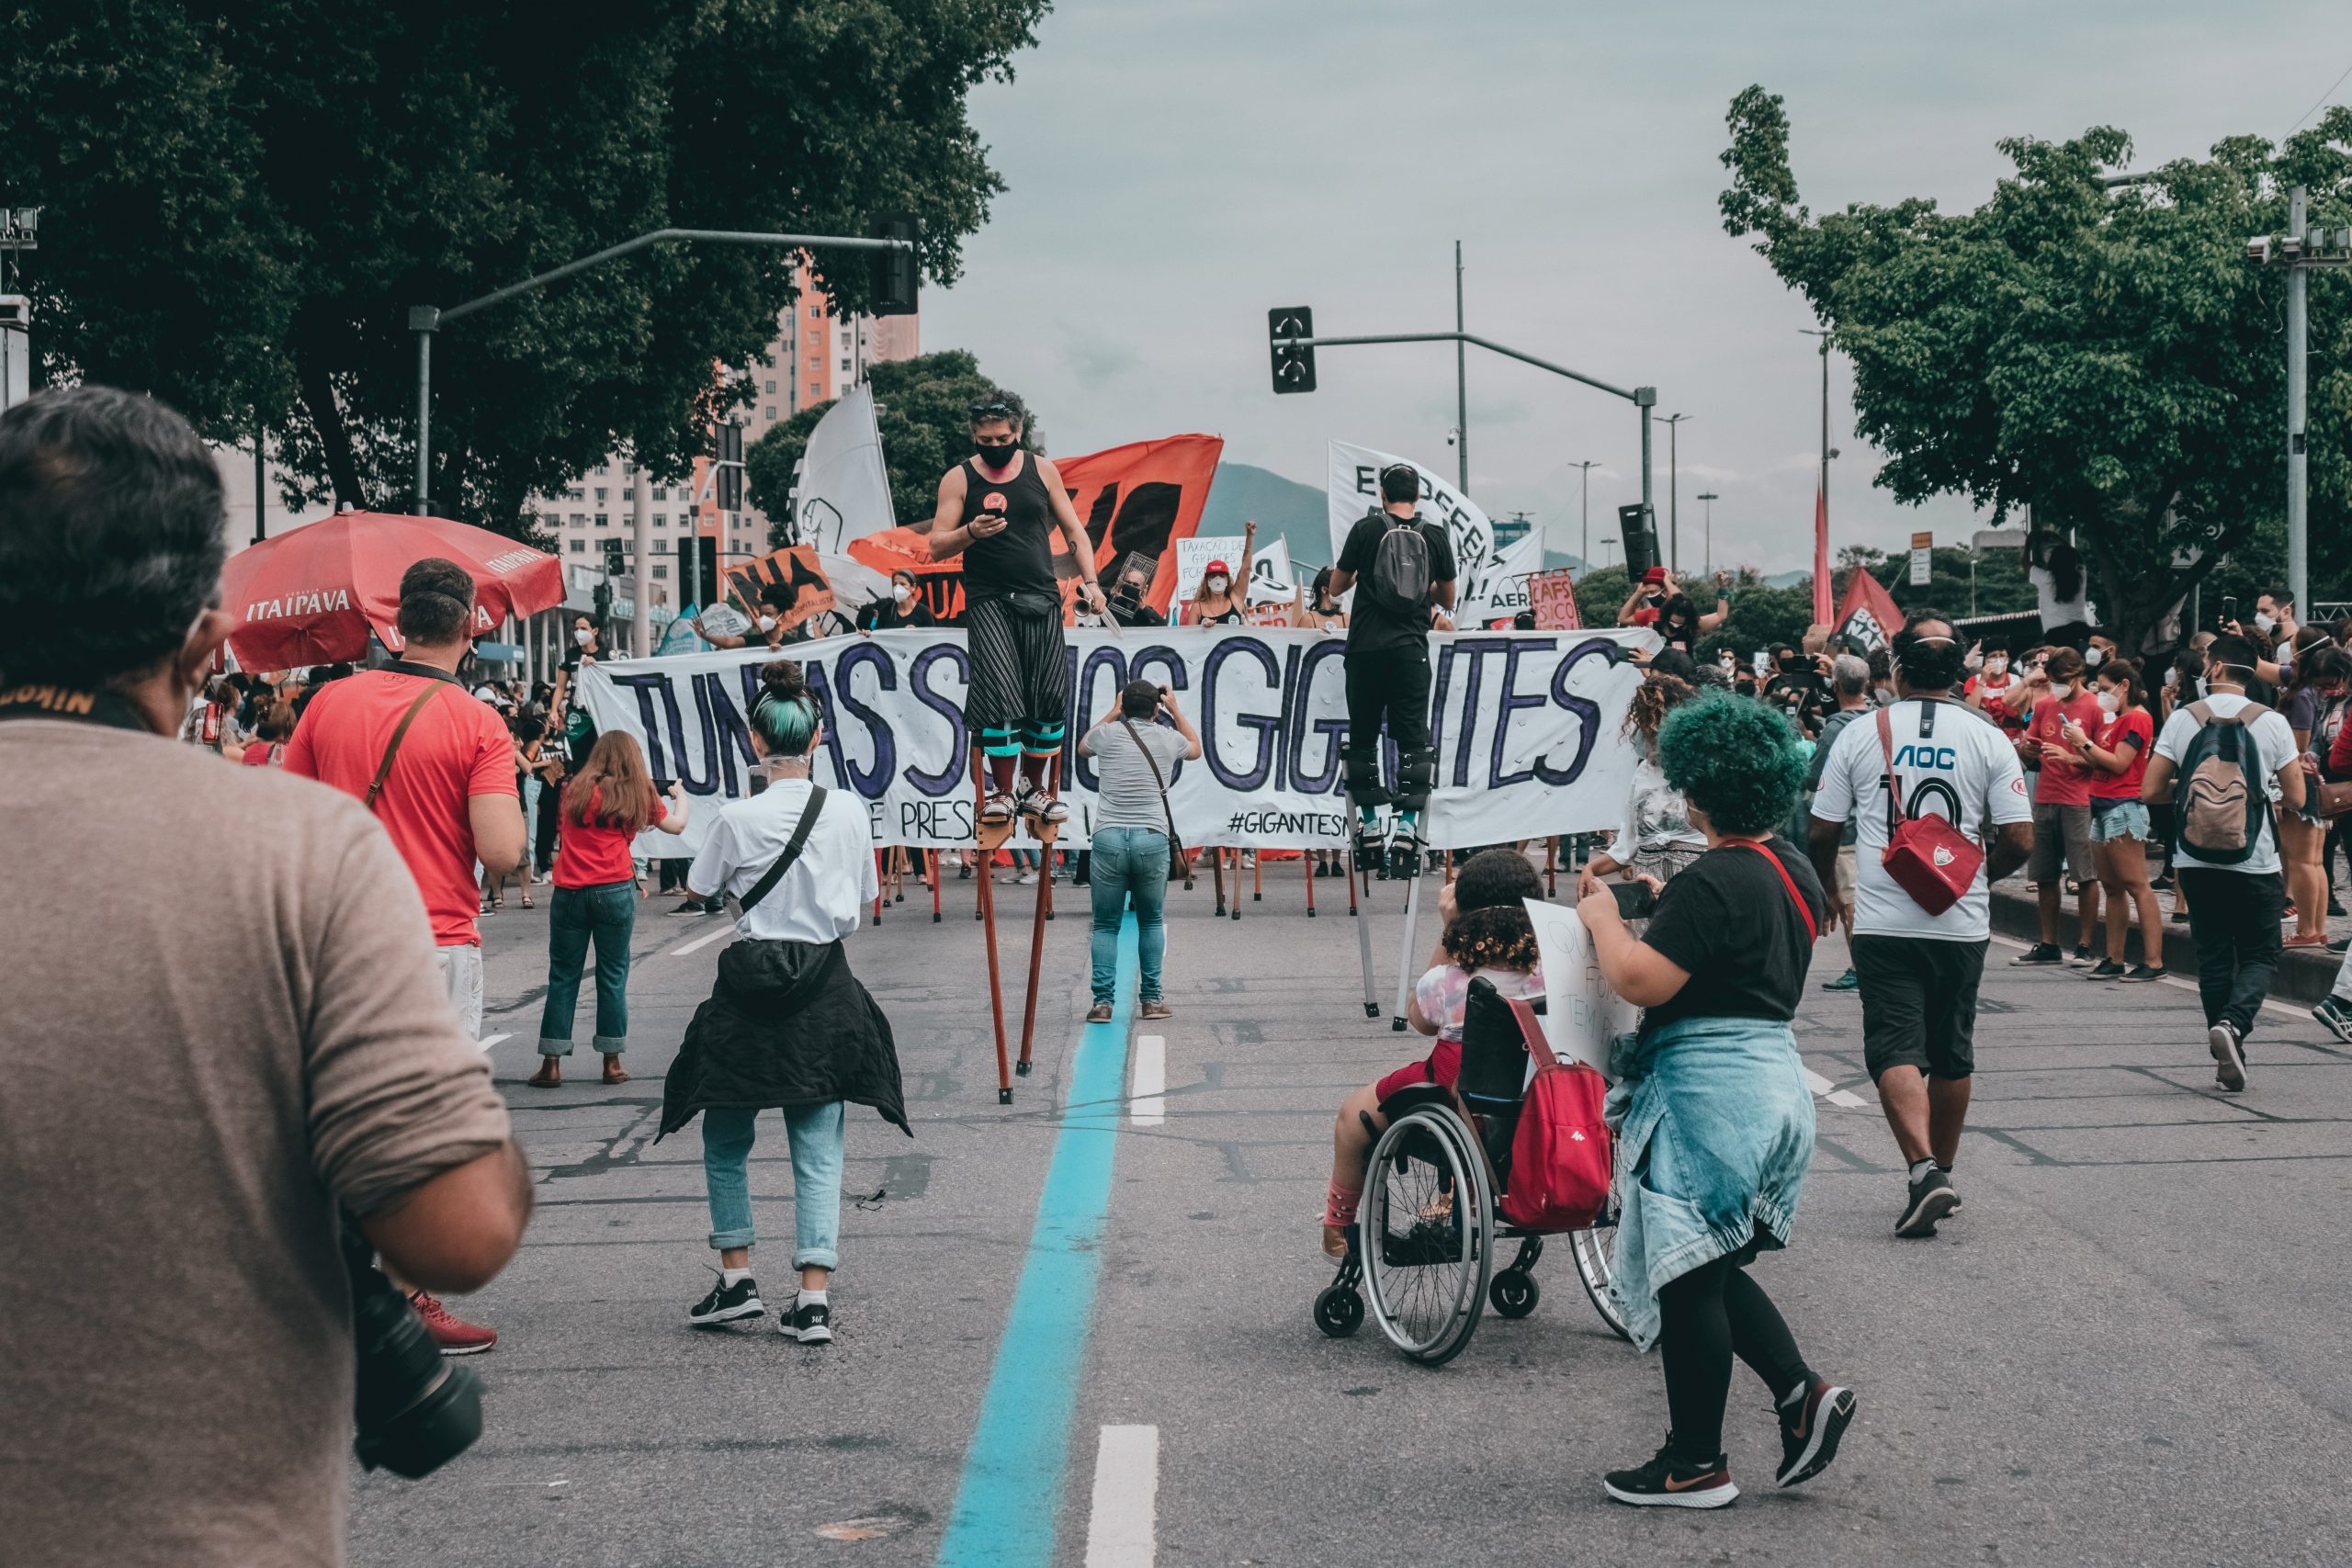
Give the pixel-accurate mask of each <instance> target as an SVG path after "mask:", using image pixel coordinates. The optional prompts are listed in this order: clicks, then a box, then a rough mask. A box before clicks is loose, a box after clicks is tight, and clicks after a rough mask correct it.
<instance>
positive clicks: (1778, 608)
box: [1577, 566, 1813, 659]
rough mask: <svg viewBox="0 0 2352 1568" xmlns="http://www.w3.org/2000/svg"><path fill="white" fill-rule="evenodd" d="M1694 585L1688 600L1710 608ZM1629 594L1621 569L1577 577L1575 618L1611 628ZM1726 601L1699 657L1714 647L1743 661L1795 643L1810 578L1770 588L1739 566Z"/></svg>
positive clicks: (1808, 609) (1809, 601)
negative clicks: (1759, 651)
mask: <svg viewBox="0 0 2352 1568" xmlns="http://www.w3.org/2000/svg"><path fill="white" fill-rule="evenodd" d="M1698 587H1699V589H1700V592H1699V593H1698V594H1696V595H1694V598H1696V599H1697V600H1698V601H1699V608H1700V609H1701V610H1702V611H1710V610H1712V609H1713V607H1714V602H1713V600H1712V599H1709V598H1707V597H1706V596H1705V592H1706V584H1705V583H1703V582H1702V583H1700V584H1699V585H1698ZM1633 591H1634V583H1633V579H1632V578H1630V577H1628V576H1627V575H1626V572H1625V569H1624V568H1623V567H1622V566H1606V567H1599V568H1596V569H1595V570H1591V571H1589V572H1586V573H1585V574H1584V575H1583V576H1582V577H1579V578H1577V615H1580V616H1581V617H1582V618H1583V620H1584V624H1585V625H1586V626H1601V627H1607V626H1615V625H1616V624H1617V612H1618V610H1619V609H1620V608H1621V607H1622V606H1623V604H1624V603H1625V595H1627V594H1628V593H1631V592H1633ZM1729 598H1730V600H1731V604H1730V607H1729V611H1728V613H1727V614H1726V615H1724V624H1723V625H1722V626H1717V627H1716V628H1715V629H1714V630H1713V632H1710V633H1708V634H1707V635H1706V636H1705V637H1702V638H1701V639H1700V640H1699V649H1698V651H1699V656H1700V657H1701V658H1702V659H1712V658H1713V657H1714V655H1715V651H1716V649H1724V648H1728V649H1731V650H1732V651H1733V652H1735V653H1737V654H1740V655H1741V656H1743V657H1745V656H1746V655H1747V654H1750V653H1753V652H1754V651H1756V649H1759V648H1764V649H1769V648H1770V647H1771V646H1772V645H1773V644H1774V643H1779V642H1790V643H1793V642H1797V641H1799V640H1801V639H1802V638H1803V637H1804V632H1805V627H1806V626H1808V625H1809V624H1810V623H1811V622H1812V620H1813V580H1812V579H1811V578H1805V579H1803V580H1801V581H1799V582H1798V583H1797V584H1796V586H1794V587H1792V588H1774V587H1772V586H1771V585H1770V584H1769V583H1767V582H1765V581H1764V580H1763V578H1762V577H1761V576H1759V575H1758V573H1757V571H1756V570H1755V569H1754V568H1753V567H1743V568H1741V569H1740V570H1739V572H1738V573H1737V575H1736V577H1735V578H1734V580H1733V581H1732V585H1731V592H1730V594H1729Z"/></svg>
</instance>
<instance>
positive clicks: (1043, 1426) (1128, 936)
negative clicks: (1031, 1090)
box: [939, 913, 1136, 1568]
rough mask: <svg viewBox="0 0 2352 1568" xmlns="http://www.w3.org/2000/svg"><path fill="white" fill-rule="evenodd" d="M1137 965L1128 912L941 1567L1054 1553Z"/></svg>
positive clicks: (1079, 1055) (1074, 1066) (1042, 1561)
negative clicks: (1112, 987) (1113, 986)
mask: <svg viewBox="0 0 2352 1568" xmlns="http://www.w3.org/2000/svg"><path fill="white" fill-rule="evenodd" d="M1118 973H1119V986H1118V991H1117V994H1116V998H1115V999H1114V1002H1113V1004H1112V1009H1111V1021H1110V1022H1108V1023H1090V1024H1087V1025H1085V1026H1083V1028H1082V1029H1081V1030H1080V1034H1079V1041H1078V1050H1077V1052H1076V1053H1075V1054H1074V1055H1073V1056H1072V1058H1071V1062H1070V1074H1069V1098H1068V1099H1067V1100H1065V1101H1064V1102H1063V1103H1064V1108H1065V1110H1064V1115H1065V1120H1064V1121H1063V1122H1062V1130H1061V1135H1060V1136H1059V1137H1058V1138H1057V1139H1056V1140H1055V1142H1054V1157H1053V1160H1052V1163H1051V1164H1050V1165H1048V1166H1047V1167H1046V1188H1045V1191H1044V1192H1043V1193H1042V1194H1040V1195H1039V1197H1038V1200H1037V1223H1036V1224H1035V1227H1034V1228H1032V1229H1031V1231H1030V1233H1029V1253H1028V1258H1027V1261H1026V1262H1024V1263H1023V1265H1022V1269H1021V1282H1020V1284H1019V1285H1018V1286H1017V1287H1015V1289H1014V1291H1013V1292H1012V1315H1011V1317H1010V1320H1009V1321H1008V1322H1007V1324H1006V1326H1005V1333H1004V1339H1003V1342H1002V1343H1001V1344H1000V1345H999V1346H998V1347H997V1353H996V1367H995V1370H994V1371H991V1372H990V1373H989V1387H988V1393H986V1394H984V1395H983V1396H982V1397H981V1400H980V1419H979V1425H978V1427H977V1428H976V1429H975V1430H974V1431H973V1433H972V1446H971V1448H970V1449H969V1450H967V1452H966V1453H965V1456H964V1478H963V1481H962V1483H961V1484H960V1485H958V1487H957V1488H956V1506H955V1509H954V1511H953V1512H951V1513H950V1514H949V1515H948V1518H947V1535H946V1538H945V1539H944V1540H942V1541H941V1542H940V1543H939V1568H1045V1565H1046V1564H1048V1563H1050V1562H1052V1561H1053V1556H1054V1527H1055V1524H1056V1522H1057V1519H1058V1517H1059V1515H1060V1513H1061V1501H1062V1482H1063V1475H1064V1473H1065V1472H1066V1471H1067V1470H1068V1469H1069V1421H1070V1412H1071V1411H1072V1410H1073V1409H1074V1408H1075V1407H1076V1405H1077V1404H1078V1380H1079V1374H1080V1372H1081V1371H1083V1370H1084V1368H1085V1365H1086V1336H1087V1330H1088V1329H1089V1327H1090V1326H1091V1325H1092V1323H1093V1319H1094V1284H1095V1277H1096V1275H1097V1274H1098V1273H1100V1271H1101V1266H1102V1241H1103V1219H1104V1217H1105V1216H1106V1215H1107V1214H1108V1213H1109V1212H1110V1207H1111V1164H1112V1160H1113V1158H1114V1156H1115V1154H1116V1153H1117V1149H1118V1134H1119V1109H1120V1094H1121V1091H1122V1089H1124V1088H1125V1082H1126V1070H1127V1024H1128V1019H1129V1015H1130V1013H1131V1011H1132V1010H1133V1008H1134V1005H1135V979H1136V918H1135V916H1134V914H1133V913H1129V914H1128V915H1127V916H1126V918H1125V919H1123V920H1121V921H1120V923H1119V969H1118Z"/></svg>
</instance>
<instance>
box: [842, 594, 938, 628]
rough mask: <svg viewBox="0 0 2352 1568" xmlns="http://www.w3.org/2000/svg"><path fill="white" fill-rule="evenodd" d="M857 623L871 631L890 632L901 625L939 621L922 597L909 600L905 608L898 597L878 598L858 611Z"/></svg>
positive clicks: (929, 623)
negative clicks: (902, 608) (900, 606)
mask: <svg viewBox="0 0 2352 1568" xmlns="http://www.w3.org/2000/svg"><path fill="white" fill-rule="evenodd" d="M857 624H858V625H859V626H864V627H865V629H866V630H867V631H870V632H890V631H897V630H898V629H899V627H901V626H937V625H938V624H939V621H938V618H937V617H936V616H934V615H932V613H931V611H930V609H929V608H928V607H927V606H926V605H925V604H923V602H922V600H920V599H910V600H908V601H907V607H906V608H905V609H904V610H901V609H899V602H898V601H897V600H896V599H876V601H874V603H872V604H868V605H867V606H866V607H865V609H863V610H860V611H859V612H858V613H857Z"/></svg>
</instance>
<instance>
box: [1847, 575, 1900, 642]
mask: <svg viewBox="0 0 2352 1568" xmlns="http://www.w3.org/2000/svg"><path fill="white" fill-rule="evenodd" d="M1857 615H1867V616H1868V617H1870V619H1871V620H1873V621H1876V622H1877V623H1878V635H1877V636H1876V637H1872V636H1871V633H1870V628H1869V627H1867V626H1856V625H1855V624H1854V617H1855V616H1857ZM1831 629H1832V630H1834V631H1838V632H1843V633H1845V634H1846V635H1847V636H1849V637H1859V638H1860V640H1861V641H1862V643H1863V644H1864V645H1865V646H1868V647H1871V648H1876V647H1878V646H1879V645H1880V644H1881V643H1882V642H1891V641H1893V640H1894V634H1895V633H1896V632H1899V631H1901V630H1902V629H1903V612H1902V611H1901V610H1899V609H1897V608H1895V604H1894V596H1893V595H1892V594H1890V593H1888V592H1887V591H1886V590H1885V589H1883V588H1881V587H1880V586H1879V584H1878V579H1877V578H1875V577H1872V576H1871V574H1870V573H1869V572H1867V571H1864V570H1862V569H1861V568H1860V567H1856V568H1855V569H1854V576H1853V579H1852V581H1849V582H1848V583H1847V584H1846V602H1845V603H1844V604H1841V605H1839V606H1838V622H1837V625H1836V626H1833V627H1832V628H1831Z"/></svg>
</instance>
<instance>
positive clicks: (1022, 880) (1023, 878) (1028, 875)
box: [1012, 871, 1037, 887]
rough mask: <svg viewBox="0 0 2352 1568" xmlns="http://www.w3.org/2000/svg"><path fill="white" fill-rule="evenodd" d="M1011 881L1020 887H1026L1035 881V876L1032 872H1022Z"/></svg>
mask: <svg viewBox="0 0 2352 1568" xmlns="http://www.w3.org/2000/svg"><path fill="white" fill-rule="evenodd" d="M1012 880H1013V881H1015V882H1017V883H1019V884H1020V885H1021V886H1023V887H1026V886H1029V885H1030V884H1031V883H1033V882H1035V881H1036V880H1037V874H1036V873H1035V872H1034V871H1024V872H1023V873H1022V874H1020V875H1018V876H1016V877H1014V878H1013V879H1012Z"/></svg>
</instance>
